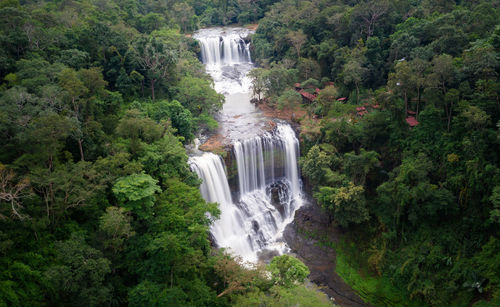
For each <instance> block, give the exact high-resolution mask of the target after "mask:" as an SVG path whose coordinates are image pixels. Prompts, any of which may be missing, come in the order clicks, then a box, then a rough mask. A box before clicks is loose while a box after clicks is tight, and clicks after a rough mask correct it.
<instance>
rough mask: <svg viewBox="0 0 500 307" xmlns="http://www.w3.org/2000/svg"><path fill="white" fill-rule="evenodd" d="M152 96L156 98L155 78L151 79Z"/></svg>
mask: <svg viewBox="0 0 500 307" xmlns="http://www.w3.org/2000/svg"><path fill="white" fill-rule="evenodd" d="M151 98H152V99H153V101H154V100H155V80H154V79H151Z"/></svg>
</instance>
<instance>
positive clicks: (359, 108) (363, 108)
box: [356, 107, 366, 111]
mask: <svg viewBox="0 0 500 307" xmlns="http://www.w3.org/2000/svg"><path fill="white" fill-rule="evenodd" d="M364 110H366V108H365V107H357V108H356V111H364Z"/></svg>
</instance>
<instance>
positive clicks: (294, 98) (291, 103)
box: [278, 90, 302, 120]
mask: <svg viewBox="0 0 500 307" xmlns="http://www.w3.org/2000/svg"><path fill="white" fill-rule="evenodd" d="M301 102H302V97H301V96H300V94H299V93H297V92H296V91H295V90H287V91H285V92H284V93H283V94H282V95H281V96H280V97H279V98H278V108H279V109H280V110H283V109H284V108H287V109H289V110H290V111H291V112H292V114H291V115H290V116H291V119H292V120H293V119H294V118H295V112H294V111H295V109H296V108H297V107H298V106H300V103H301Z"/></svg>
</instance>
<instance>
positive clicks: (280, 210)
mask: <svg viewBox="0 0 500 307" xmlns="http://www.w3.org/2000/svg"><path fill="white" fill-rule="evenodd" d="M232 155H233V156H234V157H235V159H234V160H235V162H236V165H237V171H238V176H237V179H238V183H239V184H238V187H239V191H236V193H233V195H234V196H233V197H231V191H230V189H229V184H228V180H227V175H226V171H225V170H226V167H225V165H224V161H223V160H222V159H221V158H220V157H219V156H217V155H214V154H212V153H205V154H203V155H202V156H198V157H192V158H190V165H191V168H192V169H193V171H195V172H196V173H197V174H198V176H199V177H200V178H201V179H202V184H201V186H200V191H201V193H202V196H203V197H204V198H205V199H206V200H207V201H210V202H217V203H219V207H220V210H221V216H220V218H219V219H218V220H216V221H215V222H214V224H213V226H212V229H211V231H212V235H213V237H214V239H215V241H216V244H217V245H218V246H219V247H224V248H227V249H228V250H230V251H231V252H233V253H234V254H236V255H238V256H241V257H242V258H243V260H246V261H251V262H256V261H257V260H258V257H259V254H260V253H261V252H263V251H265V250H270V251H276V252H278V253H282V252H283V250H284V249H285V248H286V246H285V244H284V243H283V242H282V240H281V238H282V232H283V230H284V228H285V226H286V225H287V224H288V223H290V222H291V221H292V220H293V215H294V213H295V210H296V209H298V208H299V207H300V206H301V205H302V194H301V187H300V178H299V171H298V163H297V158H298V156H299V143H298V140H297V137H296V136H295V132H294V131H293V129H292V128H291V127H290V126H289V125H287V124H278V125H277V126H276V128H275V129H273V131H270V132H266V133H265V134H263V135H261V136H256V137H254V138H251V139H247V140H242V141H237V142H235V143H234V146H233V152H232Z"/></svg>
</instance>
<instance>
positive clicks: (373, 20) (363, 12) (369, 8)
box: [355, 0, 390, 39]
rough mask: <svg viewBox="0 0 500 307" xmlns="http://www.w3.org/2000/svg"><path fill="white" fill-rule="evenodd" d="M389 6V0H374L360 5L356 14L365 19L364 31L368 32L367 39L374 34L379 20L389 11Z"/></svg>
mask: <svg viewBox="0 0 500 307" xmlns="http://www.w3.org/2000/svg"><path fill="white" fill-rule="evenodd" d="M389 7H390V4H389V1H374V0H372V1H368V2H365V3H362V4H361V5H359V7H358V8H357V10H356V11H355V14H356V15H357V16H359V17H360V18H361V19H362V20H363V23H364V29H362V31H363V32H365V33H366V36H367V39H368V38H370V37H371V36H372V35H373V33H374V31H375V25H376V24H377V21H379V19H380V18H381V17H382V16H383V15H385V13H387V11H388V10H389ZM356 15H355V16H356Z"/></svg>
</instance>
